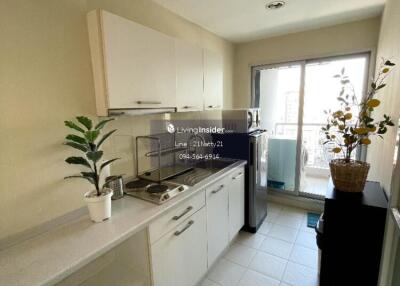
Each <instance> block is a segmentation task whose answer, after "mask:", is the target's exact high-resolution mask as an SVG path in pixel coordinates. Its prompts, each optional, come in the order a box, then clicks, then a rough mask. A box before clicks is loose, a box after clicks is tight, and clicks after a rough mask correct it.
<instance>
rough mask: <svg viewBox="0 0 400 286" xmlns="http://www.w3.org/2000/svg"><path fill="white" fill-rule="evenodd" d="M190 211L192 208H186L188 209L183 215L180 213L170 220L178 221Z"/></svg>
mask: <svg viewBox="0 0 400 286" xmlns="http://www.w3.org/2000/svg"><path fill="white" fill-rule="evenodd" d="M192 209H193V207H192V206H188V207H187V208H186V210H184V211H183V213H181V214H180V215H176V216H174V217H173V218H172V219H173V220H178V219H180V218H181V217H183V216H184V215H185V214H187V213H188V212H190V211H191V210H192Z"/></svg>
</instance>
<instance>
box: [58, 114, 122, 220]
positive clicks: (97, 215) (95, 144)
mask: <svg viewBox="0 0 400 286" xmlns="http://www.w3.org/2000/svg"><path fill="white" fill-rule="evenodd" d="M76 120H77V123H74V122H73V121H64V123H65V126H67V127H69V128H71V129H72V130H74V131H77V132H78V133H79V135H76V134H68V135H67V136H66V137H65V139H66V142H65V145H67V146H70V147H72V148H74V149H77V150H79V151H80V152H82V153H83V156H77V157H75V156H72V157H68V158H67V159H65V162H67V163H68V164H73V165H80V166H82V167H84V168H85V169H86V170H85V171H82V172H80V174H78V175H73V176H68V177H65V179H70V178H78V179H84V180H86V181H88V182H89V183H91V184H92V185H93V186H94V188H95V189H94V190H91V191H88V192H86V193H85V195H84V200H85V201H86V203H87V206H88V209H89V213H90V217H91V219H92V220H93V221H94V222H101V221H104V220H106V219H108V218H110V217H111V196H112V194H113V192H112V190H111V189H108V188H105V187H104V185H101V183H100V178H101V175H102V171H103V170H104V168H105V167H106V166H108V165H110V164H111V163H112V162H114V161H116V160H118V159H119V158H114V159H110V160H106V161H101V158H102V157H103V151H102V150H100V147H101V146H102V144H103V143H104V142H105V141H106V140H107V138H109V137H110V136H111V135H112V134H113V133H114V132H115V131H117V130H116V129H114V130H111V131H109V132H108V133H106V134H104V135H103V136H101V137H100V134H101V130H102V129H103V127H104V126H105V125H106V124H107V123H108V122H110V121H112V120H114V119H106V120H103V121H100V122H99V123H98V124H97V125H96V126H93V122H92V120H91V119H89V118H87V117H85V116H78V117H76Z"/></svg>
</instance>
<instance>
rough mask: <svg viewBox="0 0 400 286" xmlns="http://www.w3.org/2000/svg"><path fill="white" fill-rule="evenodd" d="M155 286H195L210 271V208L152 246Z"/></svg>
mask: <svg viewBox="0 0 400 286" xmlns="http://www.w3.org/2000/svg"><path fill="white" fill-rule="evenodd" d="M151 256H152V274H153V286H194V285H196V283H198V282H199V281H200V279H201V278H202V277H203V276H204V274H205V273H206V272H207V230H206V209H205V208H204V207H203V208H202V209H200V210H199V211H198V212H196V213H195V214H193V215H192V216H190V217H189V218H187V219H186V220H185V221H183V222H182V223H181V224H180V225H178V226H177V227H176V228H174V229H173V230H172V231H170V232H168V233H167V234H166V235H164V236H163V237H162V238H161V239H160V240H158V241H157V242H156V243H154V244H153V245H152V246H151Z"/></svg>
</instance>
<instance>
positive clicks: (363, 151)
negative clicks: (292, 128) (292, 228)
mask: <svg viewBox="0 0 400 286" xmlns="http://www.w3.org/2000/svg"><path fill="white" fill-rule="evenodd" d="M371 54H372V51H364V52H357V53H349V54H344V55H334V56H327V57H316V58H309V59H304V60H298V61H286V62H284V61H283V62H278V63H273V64H261V65H253V66H251V107H253V108H255V107H259V102H260V94H259V91H258V90H256V84H255V82H256V80H257V78H258V80H259V74H260V73H259V72H260V71H262V70H266V69H274V68H279V67H290V66H300V83H299V106H298V109H299V110H298V120H297V142H296V166H295V187H294V190H293V191H289V190H279V193H283V194H289V195H292V196H297V197H299V196H300V194H301V197H305V198H311V199H319V200H322V199H323V197H322V196H319V195H314V194H308V193H304V192H300V175H301V149H302V145H303V143H302V142H303V115H304V97H305V80H306V65H307V64H309V63H313V62H321V61H324V60H333V59H337V60H341V59H347V58H355V57H365V59H366V63H367V64H366V65H365V70H364V82H363V90H362V95H363V96H366V91H367V89H368V83H369V78H370V75H371V67H372V66H371ZM257 72H258V73H257ZM256 93H258V94H257V96H256ZM356 158H357V160H363V161H365V160H366V158H367V147H366V146H363V148H359V149H357V154H356ZM269 189H272V190H274V191H277V192H278V190H275V189H273V188H270V187H269Z"/></svg>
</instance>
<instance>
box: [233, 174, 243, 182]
mask: <svg viewBox="0 0 400 286" xmlns="http://www.w3.org/2000/svg"><path fill="white" fill-rule="evenodd" d="M242 175H243V173H242V172H240V173H239V174H237V176H235V177H232V179H233V180H236V179H237V178H240V177H241V176H242Z"/></svg>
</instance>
